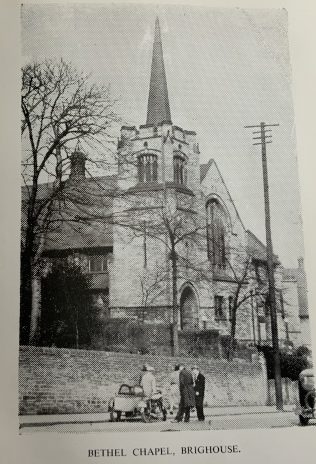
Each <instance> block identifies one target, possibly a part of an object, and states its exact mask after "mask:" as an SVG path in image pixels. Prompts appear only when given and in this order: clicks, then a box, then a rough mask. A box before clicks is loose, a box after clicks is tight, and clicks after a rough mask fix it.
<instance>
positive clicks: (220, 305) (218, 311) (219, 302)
mask: <svg viewBox="0 0 316 464" xmlns="http://www.w3.org/2000/svg"><path fill="white" fill-rule="evenodd" d="M214 304H215V319H217V320H220V319H225V312H224V297H223V296H219V295H215V298H214Z"/></svg>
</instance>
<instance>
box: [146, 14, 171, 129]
mask: <svg viewBox="0 0 316 464" xmlns="http://www.w3.org/2000/svg"><path fill="white" fill-rule="evenodd" d="M163 121H169V122H171V114H170V106H169V98H168V88H167V79H166V72H165V66H164V61H163V51H162V43H161V34H160V26H159V19H158V17H157V18H156V23H155V38H154V45H153V57H152V63H151V76H150V86H149V97H148V107H147V122H146V123H147V124H154V125H155V126H156V125H157V124H159V123H161V122H163Z"/></svg>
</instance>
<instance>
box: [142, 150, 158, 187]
mask: <svg viewBox="0 0 316 464" xmlns="http://www.w3.org/2000/svg"><path fill="white" fill-rule="evenodd" d="M138 180H139V182H141V183H147V182H157V180H158V161H157V155H153V154H151V153H148V154H145V155H140V156H139V157H138Z"/></svg>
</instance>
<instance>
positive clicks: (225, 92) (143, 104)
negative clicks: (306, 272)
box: [21, 4, 304, 267]
mask: <svg viewBox="0 0 316 464" xmlns="http://www.w3.org/2000/svg"><path fill="white" fill-rule="evenodd" d="M157 15H158V16H159V20H160V26H161V32H162V41H163V50H164V59H165V68H166V75H167V83H168V91H169V100H170V109H171V117H172V121H173V123H174V124H176V125H178V126H180V127H183V128H184V129H187V130H195V131H196V132H197V137H198V140H199V146H200V151H201V155H200V156H201V163H203V162H207V161H208V160H209V159H210V158H213V159H215V161H216V163H217V165H218V167H219V170H220V171H221V173H222V175H223V177H224V180H225V183H226V185H227V187H228V189H229V191H230V193H231V196H232V198H233V200H234V202H235V205H236V207H237V209H238V211H239V214H240V216H241V219H242V221H243V223H244V225H245V227H246V228H247V229H250V230H251V231H252V232H254V233H255V234H256V235H257V236H258V238H259V239H260V240H262V241H263V242H264V243H265V224H264V203H263V183H262V165H261V149H260V146H253V145H252V144H253V142H254V141H253V140H252V136H253V134H252V132H251V130H250V129H245V128H244V126H245V125H257V124H260V122H261V121H263V122H266V123H267V124H275V123H279V124H280V126H279V127H273V132H272V135H273V137H272V140H273V143H271V144H268V145H267V153H268V169H269V184H270V203H271V223H272V239H273V246H274V251H275V253H276V254H278V255H279V257H280V259H281V261H282V264H283V265H284V266H287V267H296V265H297V258H298V257H299V256H303V255H304V251H303V237H302V222H301V214H300V197H299V185H298V170H297V158H296V138H295V126H294V112H293V102H292V93H291V65H290V58H289V50H288V37H287V13H286V10H284V9H265V10H259V9H252V10H251V9H247V10H246V9H240V8H235V9H227V8H225V9H224V8H223V9H218V8H216V9H215V8H205V7H192V6H191V7H189V6H181V5H173V6H166V5H161V6H155V5H147V6H146V5H137V4H134V5H131V4H129V5H128V4H126V5H124V4H116V5H110V4H109V5H97V4H96V5H91V4H90V5H85V4H77V5H75V4H64V5H62V4H60V5H57V4H46V5H29V4H28V5H24V6H23V7H22V17H21V19H22V63H26V62H30V61H33V60H41V59H45V58H57V59H58V58H61V57H62V58H64V59H65V60H66V61H71V62H72V63H73V64H74V65H75V66H76V67H77V68H78V69H79V70H82V71H83V72H86V73H92V78H93V80H94V81H95V82H97V83H104V84H108V83H110V85H111V91H112V95H113V97H115V98H117V99H118V103H117V106H116V110H117V112H118V113H119V114H120V116H121V117H122V120H123V121H124V123H126V124H132V125H136V126H138V125H140V124H145V122H146V114H147V99H148V91H149V78H150V66H151V53H152V43H153V34H154V22H155V17H156V16H157ZM117 136H119V132H118V133H117Z"/></svg>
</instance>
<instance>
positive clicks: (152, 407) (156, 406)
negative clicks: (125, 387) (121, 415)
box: [142, 390, 167, 422]
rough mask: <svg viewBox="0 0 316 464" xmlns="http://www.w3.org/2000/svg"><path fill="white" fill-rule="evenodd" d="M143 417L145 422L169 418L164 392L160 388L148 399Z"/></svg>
mask: <svg viewBox="0 0 316 464" xmlns="http://www.w3.org/2000/svg"><path fill="white" fill-rule="evenodd" d="M142 419H143V421H144V422H150V421H152V420H161V419H162V420H163V421H165V420H166V419H167V409H166V407H165V405H164V401H163V397H162V393H161V391H160V390H157V391H156V393H154V394H153V395H152V397H151V398H149V399H147V403H146V407H145V409H144V411H143V415H142Z"/></svg>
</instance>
